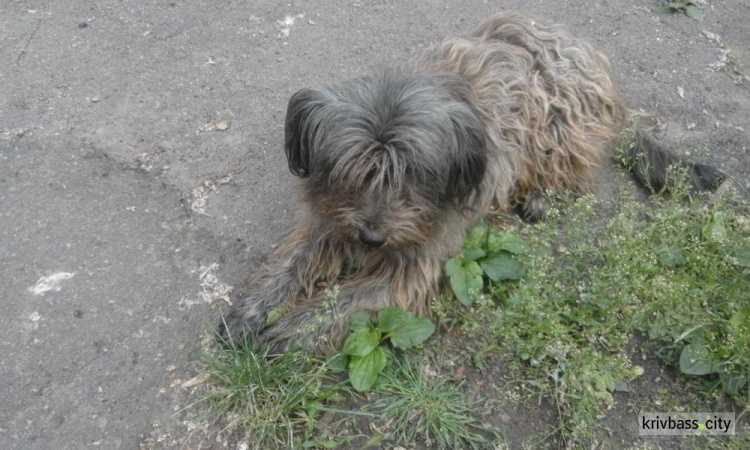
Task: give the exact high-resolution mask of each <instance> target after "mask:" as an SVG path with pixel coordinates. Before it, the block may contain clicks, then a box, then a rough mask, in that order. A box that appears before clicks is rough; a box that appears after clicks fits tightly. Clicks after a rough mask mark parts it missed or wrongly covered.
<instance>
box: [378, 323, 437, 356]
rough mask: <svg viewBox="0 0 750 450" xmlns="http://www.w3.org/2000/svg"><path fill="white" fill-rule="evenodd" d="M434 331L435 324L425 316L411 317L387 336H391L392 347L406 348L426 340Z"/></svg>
mask: <svg viewBox="0 0 750 450" xmlns="http://www.w3.org/2000/svg"><path fill="white" fill-rule="evenodd" d="M434 332H435V325H434V324H433V323H432V322H430V320H429V319H427V318H425V317H413V318H411V320H409V321H407V322H406V323H404V324H402V325H401V326H400V327H399V328H397V329H396V330H393V331H391V332H390V333H389V334H388V336H387V337H389V338H391V343H392V344H393V346H394V347H396V348H400V349H402V350H403V349H407V348H411V347H414V346H415V345H419V344H421V343H422V342H424V341H426V340H427V338H428V337H430V336H432V333H434Z"/></svg>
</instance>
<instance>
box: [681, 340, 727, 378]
mask: <svg viewBox="0 0 750 450" xmlns="http://www.w3.org/2000/svg"><path fill="white" fill-rule="evenodd" d="M709 357H710V356H709V353H708V351H707V350H706V349H705V347H704V346H703V345H701V344H690V345H687V346H685V348H683V349H682V353H681V354H680V370H681V371H682V373H684V374H686V375H708V374H709V373H714V372H718V371H719V366H718V364H714V363H713V362H712V361H711V360H710V359H709Z"/></svg>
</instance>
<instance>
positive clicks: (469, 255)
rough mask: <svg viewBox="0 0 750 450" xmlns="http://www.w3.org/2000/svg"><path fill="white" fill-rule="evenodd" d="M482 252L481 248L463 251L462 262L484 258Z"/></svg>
mask: <svg viewBox="0 0 750 450" xmlns="http://www.w3.org/2000/svg"><path fill="white" fill-rule="evenodd" d="M484 255H485V253H484V250H482V249H481V248H468V249H466V250H465V251H464V258H463V260H464V261H476V260H478V259H479V258H481V257H482V256H484Z"/></svg>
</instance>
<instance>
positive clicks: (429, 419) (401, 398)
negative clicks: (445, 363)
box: [371, 358, 500, 449]
mask: <svg viewBox="0 0 750 450" xmlns="http://www.w3.org/2000/svg"><path fill="white" fill-rule="evenodd" d="M376 388H377V392H378V394H379V397H378V398H377V400H375V402H374V403H373V404H372V405H371V408H372V409H373V410H375V411H376V412H378V413H380V414H382V415H383V416H385V420H386V423H388V428H389V429H390V430H391V431H389V433H390V437H391V438H392V439H394V441H395V442H396V443H397V444H412V445H413V444H415V443H417V442H419V441H421V442H422V445H424V446H425V447H426V448H439V449H454V448H469V447H470V448H478V447H479V446H480V445H486V444H488V443H489V440H488V439H487V438H486V437H485V436H483V435H482V434H480V433H479V432H480V431H486V432H488V433H493V434H495V436H496V438H497V439H500V437H499V435H498V434H497V431H495V430H494V429H492V428H491V427H485V426H484V425H483V424H482V423H481V422H480V421H479V419H477V418H476V415H475V413H476V411H477V410H478V409H481V406H480V402H479V401H478V400H474V401H471V400H469V399H468V398H467V394H466V393H465V392H464V390H463V389H462V383H456V382H452V381H450V380H448V379H446V378H445V377H443V376H441V375H438V374H435V375H433V376H431V377H429V378H427V377H426V376H425V371H424V366H423V365H422V364H421V363H413V362H411V361H410V360H409V359H408V358H402V359H397V360H395V361H394V363H393V365H392V366H391V368H390V369H389V370H386V371H385V372H384V373H383V379H382V381H381V382H380V383H379V384H378V385H376Z"/></svg>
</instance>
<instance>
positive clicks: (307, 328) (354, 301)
mask: <svg viewBox="0 0 750 450" xmlns="http://www.w3.org/2000/svg"><path fill="white" fill-rule="evenodd" d="M390 289H391V286H389V285H387V284H380V283H372V284H364V285H362V284H359V283H356V284H355V283H351V284H345V285H343V286H341V287H340V288H338V287H336V288H333V289H329V290H328V291H326V292H324V293H323V294H321V295H319V296H317V297H315V298H312V299H310V300H308V301H306V302H304V303H302V304H300V305H297V306H296V307H295V308H294V309H292V311H290V312H289V313H288V314H286V315H285V316H283V317H282V318H281V319H279V320H278V321H277V322H275V323H274V324H272V325H269V326H268V327H267V328H266V329H265V330H263V331H262V332H261V333H260V336H259V340H260V342H261V343H263V344H268V345H270V347H271V352H272V353H274V354H277V353H283V352H286V351H288V350H292V349H301V350H306V351H311V352H316V353H321V352H323V351H326V350H337V349H338V348H339V347H340V344H341V341H342V340H343V338H344V337H345V336H346V333H347V331H348V329H349V317H350V316H351V315H352V314H354V313H356V312H360V311H365V312H374V311H378V310H380V309H382V308H384V307H386V306H388V304H389V298H390V295H389V293H390V292H391V291H390Z"/></svg>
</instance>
